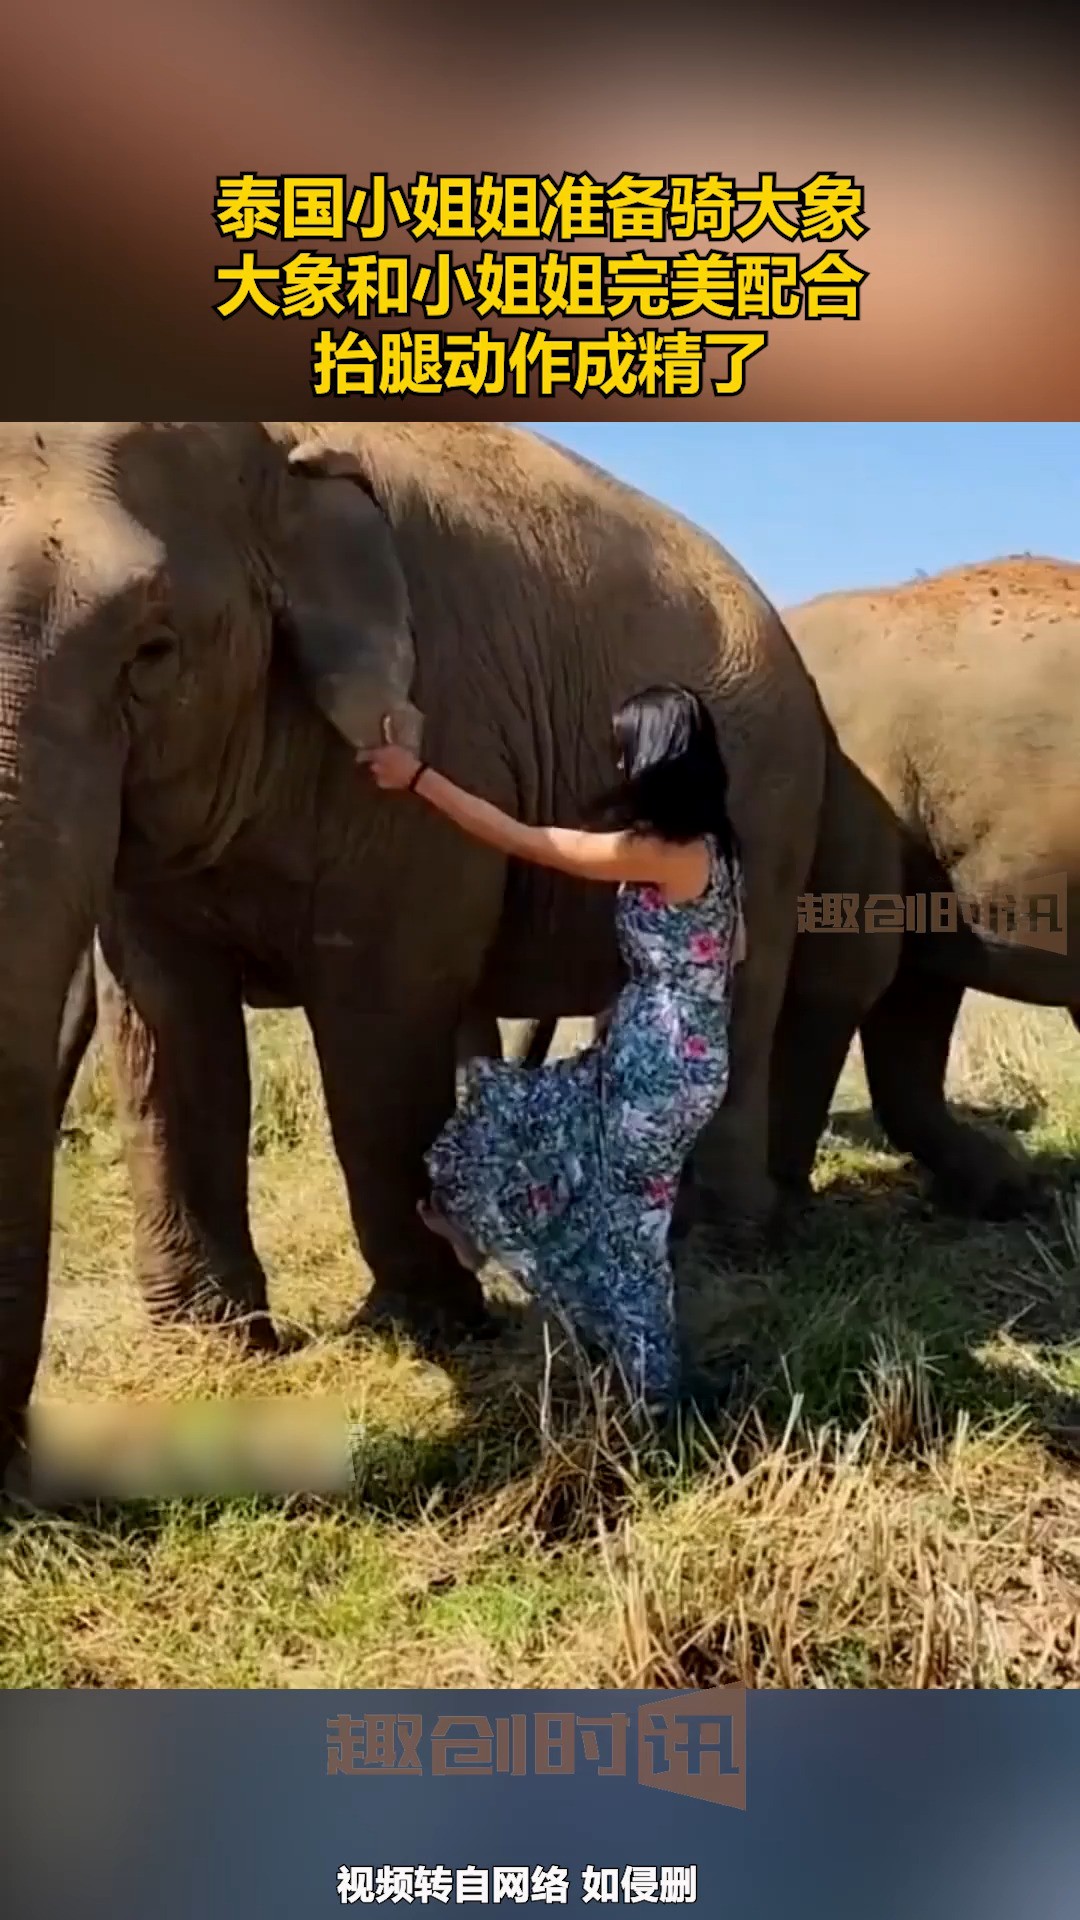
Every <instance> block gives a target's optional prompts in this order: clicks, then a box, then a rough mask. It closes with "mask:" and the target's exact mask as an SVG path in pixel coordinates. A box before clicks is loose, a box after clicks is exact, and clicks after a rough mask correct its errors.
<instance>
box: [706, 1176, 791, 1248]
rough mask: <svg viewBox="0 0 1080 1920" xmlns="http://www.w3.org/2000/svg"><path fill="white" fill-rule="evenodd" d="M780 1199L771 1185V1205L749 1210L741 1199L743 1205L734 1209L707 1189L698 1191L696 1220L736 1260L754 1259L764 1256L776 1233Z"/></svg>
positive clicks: (727, 1200)
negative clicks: (719, 1240) (714, 1236)
mask: <svg viewBox="0 0 1080 1920" xmlns="http://www.w3.org/2000/svg"><path fill="white" fill-rule="evenodd" d="M777 1208H778V1197H777V1194H776V1192H775V1190H774V1189H773V1188H772V1186H771V1184H770V1187H769V1198H768V1204H767V1205H762V1206H760V1207H759V1206H757V1205H754V1206H747V1205H746V1204H745V1201H744V1200H743V1199H742V1198H741V1197H740V1204H739V1205H738V1206H737V1207H733V1206H732V1204H731V1201H730V1200H729V1199H728V1198H726V1197H724V1196H721V1195H720V1194H718V1193H715V1192H713V1191H712V1190H711V1189H708V1188H704V1187H702V1188H699V1189H698V1192H697V1196H696V1214H697V1219H698V1220H699V1221H700V1222H701V1224H702V1225H703V1226H706V1227H708V1229H709V1231H710V1232H711V1233H713V1234H715V1235H716V1236H717V1237H718V1238H719V1239H721V1240H722V1241H723V1243H724V1246H725V1248H726V1249H727V1250H728V1251H729V1252H730V1253H731V1255H732V1256H733V1257H734V1258H738V1259H747V1258H753V1257H754V1256H756V1255H757V1254H760V1253H762V1252H764V1251H765V1250H766V1249H767V1248H768V1246H769V1243H770V1240H771V1238H772V1235H773V1233H774V1231H775V1227H776V1220H777Z"/></svg>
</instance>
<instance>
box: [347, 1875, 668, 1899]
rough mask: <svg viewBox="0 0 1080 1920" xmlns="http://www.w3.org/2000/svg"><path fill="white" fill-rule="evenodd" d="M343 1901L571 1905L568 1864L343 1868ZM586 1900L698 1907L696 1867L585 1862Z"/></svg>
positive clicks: (582, 1885) (583, 1891) (584, 1882)
mask: <svg viewBox="0 0 1080 1920" xmlns="http://www.w3.org/2000/svg"><path fill="white" fill-rule="evenodd" d="M337 1890H338V1899H339V1900H340V1902H341V1904H342V1906H343V1907H344V1906H365V1907H371V1906H383V1905H387V1904H390V1905H393V1906H402V1905H406V1906H411V1905H413V1904H414V1903H415V1904H419V1905H420V1906H427V1905H428V1904H429V1903H432V1902H434V1903H436V1904H438V1905H440V1906H444V1907H448V1906H456V1907H463V1906H476V1907H497V1906H503V1905H509V1906H519V1907H523V1906H527V1905H529V1904H530V1903H532V1902H542V1903H543V1904H545V1905H547V1906H553V1907H565V1905H566V1903H567V1898H568V1896H569V1891H570V1874H569V1872H568V1870H567V1869H566V1867H491V1868H488V1867H458V1868H457V1869H456V1870H455V1869H451V1868H450V1867H339V1868H338V1877H337ZM581 1900H582V1905H586V1904H588V1903H589V1902H595V1903H596V1904H597V1905H603V1906H643V1905H649V1906H692V1905H693V1904H694V1903H695V1901H696V1900H697V1868H696V1867H622V1868H619V1867H585V1868H584V1869H583V1871H582V1875H581Z"/></svg>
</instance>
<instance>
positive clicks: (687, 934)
mask: <svg viewBox="0 0 1080 1920" xmlns="http://www.w3.org/2000/svg"><path fill="white" fill-rule="evenodd" d="M614 733H615V749H616V757H617V762H618V768H619V773H620V776H621V785H620V787H619V788H618V790H617V792H616V793H615V795H614V796H612V797H610V798H609V800H608V803H607V812H608V815H609V818H610V820H611V824H612V825H613V826H614V827H615V829H616V830H615V831H611V832H602V833H601V832H585V831H579V830H575V829H572V828H565V827H530V826H526V825H524V824H523V822H521V821H520V820H516V819H513V818H512V817H511V816H510V815H508V814H505V813H503V812H501V811H500V810H499V808H498V807H494V806H491V805H489V804H488V802H487V801H485V800H480V799H478V798H477V797H476V796H475V795H474V794H471V793H467V792H465V791H464V790H463V789H462V788H461V787H458V786H455V785H454V784H453V782H451V781H450V780H447V779H446V778H444V776H443V775H442V774H440V773H437V772H436V771H435V770H434V769H433V768H432V767H429V766H427V765H426V764H425V763H424V762H422V761H420V760H418V759H417V757H416V756H415V754H413V753H410V752H409V751H408V750H407V749H406V748H404V747H399V746H396V745H394V744H393V743H392V742H391V741H389V739H388V741H387V744H386V745H385V746H383V747H381V748H380V749H379V750H378V751H377V752H376V753H375V755H374V757H373V759H372V760H371V762H370V765H371V770H372V773H373V775H374V778H375V780H376V781H377V783H378V785H379V786H380V787H383V788H387V789H391V790H394V791H400V792H411V793H414V794H416V795H417V796H418V797H419V798H420V799H421V800H423V801H425V802H426V803H427V804H428V805H429V806H432V807H435V808H437V809H438V811H439V812H440V813H443V814H445V815H446V817H447V818H448V819H449V820H452V821H453V822H454V823H455V824H456V825H457V826H458V827H460V828H461V829H462V830H463V831H464V832H465V833H467V834H470V835H471V836H472V837H473V838H474V839H476V840H480V841H482V842H483V843H484V844H485V845H487V846H490V847H495V848H497V849H498V850H499V852H501V853H504V854H507V855H508V856H510V857H511V858H513V859H517V860H527V861H530V862H532V863H534V864H535V865H537V866H543V867H551V868H555V869H556V870H557V871H558V872H560V873H565V874H570V875H572V876H573V877H574V878H575V879H579V880H594V881H597V882H599V883H601V884H604V885H607V886H617V887H618V896H617V901H616V925H617V931H618V937H619V945H620V950H621V952H622V955H623V958H624V960H625V962H626V966H627V970H628V973H629V981H628V984H627V985H626V987H625V988H624V989H623V992H622V994H621V995H620V997H619V999H618V1001H617V1003H616V1005H615V1008H614V1010H613V1012H612V1013H611V1015H610V1017H609V1020H608V1023H607V1027H606V1031H605V1032H604V1034H603V1037H602V1038H601V1039H598V1040H597V1041H595V1042H594V1044H593V1045H592V1046H591V1047H589V1048H587V1049H586V1050H585V1051H584V1052H582V1053H579V1054H577V1055H576V1056H575V1057H573V1058H571V1059H568V1060H555V1061H551V1062H549V1063H547V1064H546V1065H545V1066H543V1067H540V1068H539V1069H536V1068H527V1067H525V1066H522V1065H519V1064H517V1063H514V1062H503V1061H492V1060H481V1059H478V1060H474V1061H472V1062H470V1065H469V1067H468V1069H467V1074H466V1086H465V1096H464V1100H463V1102H462V1105H461V1108H460V1110H459V1111H458V1113H457V1114H456V1115H455V1116H454V1118H453V1119H451V1120H450V1121H449V1122H448V1123H447V1125H446V1127H445V1128H444V1129H443V1132H442V1133H441V1134H440V1135H439V1138H438V1139H437V1140H436V1142H435V1144H434V1146H433V1147H432V1148H431V1150H430V1152H429V1154H428V1156H427V1167H428V1172H429V1173H430V1175H431V1181H432V1198H431V1203H430V1205H426V1206H425V1205H423V1204H422V1205H421V1207H420V1213H421V1217H422V1218H423V1220H424V1221H425V1224H426V1225H427V1226H428V1227H429V1228H430V1229H431V1231H432V1232H434V1233H438V1234H441V1235H442V1236H443V1237H444V1238H445V1239H447V1240H448V1241H449V1242H450V1244H451V1246H452V1247H453V1248H454V1251H455V1252H456V1254H457V1256H458V1258H459V1260H461V1262H462V1264H463V1265H465V1266H468V1267H470V1268H471V1269H473V1270H474V1271H475V1270H477V1269H478V1268H479V1267H480V1266H481V1265H482V1264H483V1261H484V1259H485V1258H488V1257H494V1258H495V1259H497V1260H498V1261H499V1263H500V1264H501V1265H502V1266H503V1267H505V1268H506V1269H507V1271H508V1272H510V1273H513V1274H514V1275H516V1277H517V1278H518V1279H519V1280H520V1281H521V1282H522V1283H523V1284H524V1285H525V1286H526V1287H527V1288H528V1289H529V1290H530V1291H531V1292H532V1293H533V1294H534V1295H535V1296H537V1298H539V1299H540V1300H541V1301H543V1302H545V1303H547V1304H548V1305H551V1306H554V1307H555V1308H557V1309H558V1310H559V1312H560V1313H561V1314H563V1315H564V1316H565V1317H566V1318H567V1319H568V1320H569V1322H570V1324H571V1325H572V1326H573V1327H574V1329H575V1331H576V1332H577V1333H578V1335H579V1337H580V1338H582V1339H583V1340H584V1341H586V1342H587V1343H589V1344H591V1345H599V1346H600V1347H602V1348H605V1349H606V1350H607V1351H608V1352H609V1353H610V1354H611V1355H612V1357H613V1358H614V1359H615V1360H616V1361H617V1363H618V1365H619V1366H620V1368H621V1370H622V1372H623V1374H624V1376H625V1378H626V1380H627V1383H628V1385H629V1386H630V1387H631V1389H632V1391H634V1392H635V1393H637V1394H639V1395H640V1396H641V1397H642V1398H644V1399H645V1400H646V1401H648V1402H650V1403H659V1404H661V1405H670V1403H671V1402H672V1400H673V1399H674V1398H675V1397H676V1396H677V1393H678V1387H679V1368H678V1349H677V1341H676V1330H675V1308H674V1286H673V1278H672V1272H671V1266H670V1262H669V1257H668V1232H669V1228H670V1224H671V1211H672V1206H673V1203H674V1200H675V1196H676V1193H677V1191H678V1184H679V1176H680V1173H681V1170H682V1167H683V1164H684V1161H685V1160H686V1158H687V1156H688V1155H689V1153H690V1150H691V1148H692V1146H693V1144H694V1141H695V1139H696V1137H697V1135H698V1134H699V1133H700V1131H701V1129H702V1128H703V1127H704V1125H705V1124H706V1122H707V1121H708V1120H709V1119H710V1118H711V1116H712V1115H713V1114H714V1113H715V1111H716V1109H717V1107H718V1106H719V1105H720V1103H721V1101H722V1100H723V1098H724V1095H725V1093H726V1091H727V1081H728V1020H729V1014H730V1005H731V989H732V978H733V971H734V967H735V966H736V964H737V963H738V962H739V961H740V960H741V959H742V957H743V954H744V952H745V936H744V932H743V924H744V923H743V915H742V877H741V872H740V865H739V859H738V852H737V848H736V844H735V838H734V835H733V832H732V829H731V826H730V823H729V821H728V816H727V805H726V792H727V775H726V770H725V767H724V763H723V759H722V757H721V753H720V748H719V745H718V742H717V738H716V732H715V729H714V727H713V723H712V719H711V717H710V715H709V713H708V711H707V709H706V708H705V707H704V706H703V705H702V703H701V701H700V700H699V699H698V698H697V697H696V695H694V694H692V693H689V692H687V691H686V689H685V688H682V687H655V688H650V689H649V690H648V691H646V692H644V693H642V694H639V695H638V696H637V697H636V698H634V699H632V700H628V701H627V702H626V704H625V705H624V706H622V707H620V709H619V711H618V713H617V714H616V715H615V721H614Z"/></svg>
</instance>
